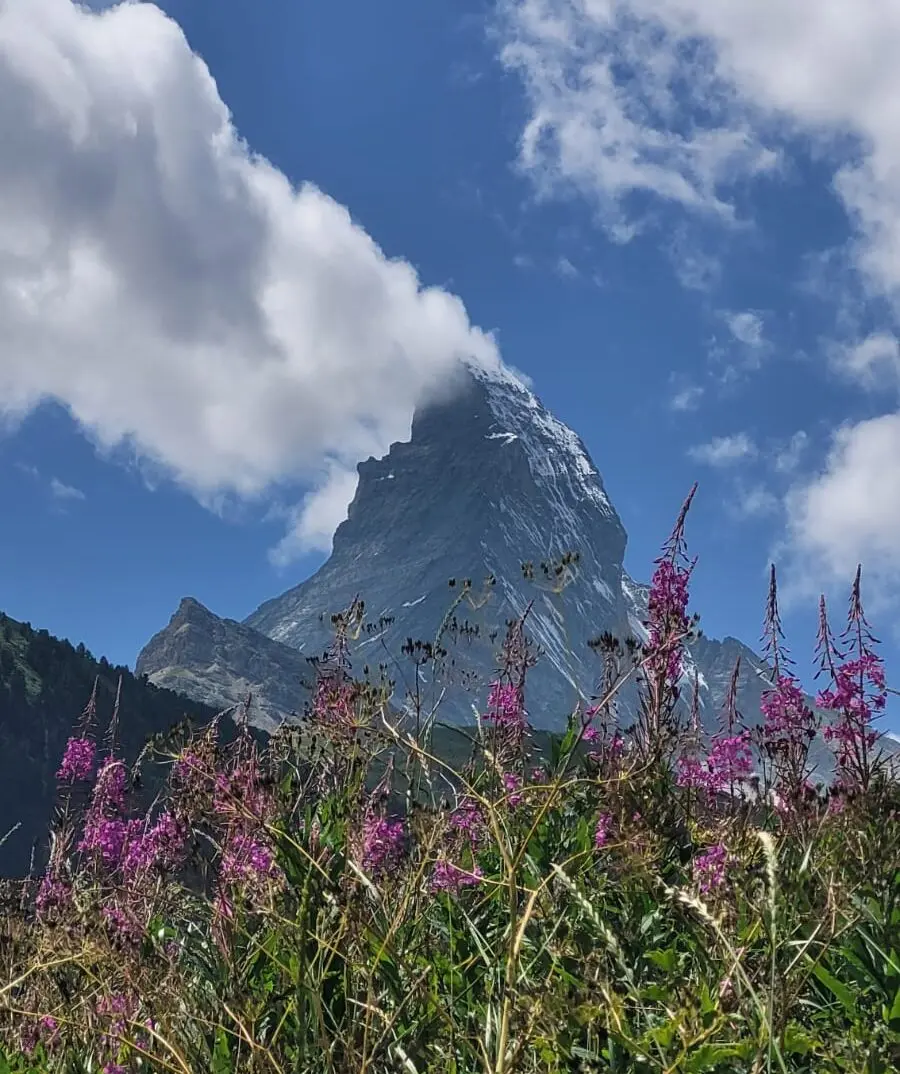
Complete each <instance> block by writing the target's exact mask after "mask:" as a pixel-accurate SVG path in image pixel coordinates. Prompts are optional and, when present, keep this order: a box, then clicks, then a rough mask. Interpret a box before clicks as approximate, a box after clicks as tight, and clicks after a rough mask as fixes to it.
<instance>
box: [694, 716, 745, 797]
mask: <svg viewBox="0 0 900 1074" xmlns="http://www.w3.org/2000/svg"><path fill="white" fill-rule="evenodd" d="M752 774H753V753H752V751H751V749H750V732H749V731H741V732H740V733H739V734H737V735H720V736H715V737H714V738H713V743H712V747H711V748H710V751H709V753H708V754H707V755H706V757H705V758H702V759H698V758H696V757H680V758H679V759H678V785H679V786H680V787H696V788H698V789H700V790H704V791H706V793H707V794H708V795H710V796H711V797H712V796H715V795H716V794H719V793H721V792H722V791H726V790H728V789H729V788H730V787H732V786H733V785H734V784H735V783H738V782H739V781H740V780H743V779H747V778H748V777H749V776H751V775H752Z"/></svg>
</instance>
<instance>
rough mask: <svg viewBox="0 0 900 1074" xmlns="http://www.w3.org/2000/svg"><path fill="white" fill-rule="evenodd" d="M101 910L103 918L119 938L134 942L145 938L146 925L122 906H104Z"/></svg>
mask: <svg viewBox="0 0 900 1074" xmlns="http://www.w3.org/2000/svg"><path fill="white" fill-rule="evenodd" d="M100 912H101V915H102V917H103V920H104V921H105V922H106V923H107V925H108V926H109V927H110V929H111V930H112V932H113V933H114V934H115V935H116V936H118V937H119V938H121V939H123V940H127V941H128V942H129V943H133V944H137V943H139V942H140V941H141V940H142V939H143V936H144V926H143V925H142V924H141V923H140V922H139V921H136V920H135V918H134V917H133V916H132V915H131V914H129V913H128V912H127V911H126V910H124V909H123V908H122V907H121V906H116V905H115V904H113V905H110V906H104V907H103V909H102V910H101V911H100Z"/></svg>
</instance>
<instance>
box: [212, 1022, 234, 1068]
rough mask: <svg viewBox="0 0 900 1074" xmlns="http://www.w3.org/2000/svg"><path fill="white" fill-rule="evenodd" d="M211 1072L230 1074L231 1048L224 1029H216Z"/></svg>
mask: <svg viewBox="0 0 900 1074" xmlns="http://www.w3.org/2000/svg"><path fill="white" fill-rule="evenodd" d="M211 1070H212V1074H232V1072H233V1067H232V1065H231V1048H230V1047H229V1046H228V1034H227V1033H226V1032H225V1030H224V1029H221V1028H220V1029H217V1030H216V1043H215V1047H214V1048H213V1054H212V1067H211Z"/></svg>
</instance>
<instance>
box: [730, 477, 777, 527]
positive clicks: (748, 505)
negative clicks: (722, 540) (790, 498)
mask: <svg viewBox="0 0 900 1074" xmlns="http://www.w3.org/2000/svg"><path fill="white" fill-rule="evenodd" d="M780 506H781V501H780V500H779V499H778V497H777V496H776V495H775V493H774V492H772V490H771V489H768V488H766V486H765V485H751V486H749V487H748V488H741V489H740V490H739V492H738V496H737V501H736V502H735V503H733V504H731V505H729V509H730V511H731V513H732V514H733V515H734V516H735V517H737V518H739V519H745V518H764V517H766V516H768V515H773V514H775V513H777V511H778V510H779V508H780Z"/></svg>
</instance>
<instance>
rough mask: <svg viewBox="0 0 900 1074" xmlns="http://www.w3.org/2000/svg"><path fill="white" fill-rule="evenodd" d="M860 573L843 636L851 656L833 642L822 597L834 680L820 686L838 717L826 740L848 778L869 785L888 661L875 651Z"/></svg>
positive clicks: (823, 636)
mask: <svg viewBox="0 0 900 1074" xmlns="http://www.w3.org/2000/svg"><path fill="white" fill-rule="evenodd" d="M860 574H861V571H860V569H859V568H857V571H856V577H855V579H854V582H853V588H852V590H851V594H850V610H849V613H848V615H847V627H846V629H845V630H844V633H843V634H842V635H841V641H842V642H843V643H847V642H849V643H850V644H851V645H852V648H853V649H854V650H855V653H854V656H853V658H852V659H851V658H850V657H849V656H848V654H847V653H846V652H845V651H844V650H842V648H841V647H840V646H839V645H838V644H837V643H836V642H835V641H834V639H833V638H832V636H831V631H830V630H829V627H828V618H827V613H826V609H825V598H824V597H822V598H820V601H819V637H818V643H817V652H818V655H819V665H820V670H819V673H820V674H821V673H822V672H823V671H827V672H828V673H829V675H830V678H831V682H832V685H831V687H829V688H828V689H825V690H821V691H820V692H819V694H818V696H817V697H816V704H818V705H820V706H821V707H822V708H826V709H831V710H832V711H833V712H834V713H835V714H836V718H835V719H834V721H833V722H832V723H831V724H829V725H828V726H826V727H825V728H824V731H823V735H824V737H825V739H826V740H827V741H829V742H832V743H834V744H835V746H836V751H837V767H838V771H839V772H840V773H841V774H842V776H843V778H844V780H845V781H847V782H849V783H852V784H855V785H857V786H858V787H860V788H861V789H862V790H866V789H867V788H868V786H869V783H870V782H871V777H872V771H873V766H872V756H871V755H872V750H873V748H874V747H875V744H876V743H877V741H878V733H877V732H876V731H875V730H873V728H872V722H873V720H874V719H875V718H876V716H877V715H879V714H880V713H881V712H883V711H884V708H885V705H886V703H887V694H886V690H885V679H884V664H883V662H882V660H881V657H880V656H879V655H878V654H877V653H876V652H875V651H874V649H873V645H875V644H877V639H876V638H875V637H873V635H872V633H871V631H870V629H869V624H868V621H867V620H866V617H865V613H864V612H863V607H862V600H861V598H860Z"/></svg>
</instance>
